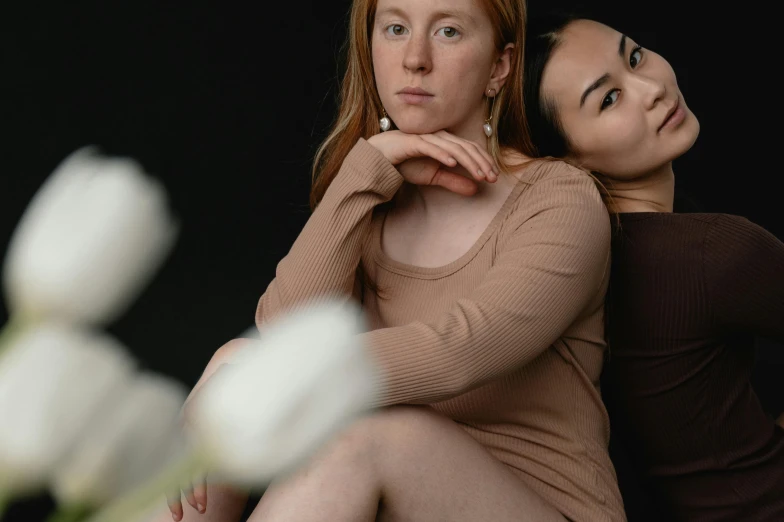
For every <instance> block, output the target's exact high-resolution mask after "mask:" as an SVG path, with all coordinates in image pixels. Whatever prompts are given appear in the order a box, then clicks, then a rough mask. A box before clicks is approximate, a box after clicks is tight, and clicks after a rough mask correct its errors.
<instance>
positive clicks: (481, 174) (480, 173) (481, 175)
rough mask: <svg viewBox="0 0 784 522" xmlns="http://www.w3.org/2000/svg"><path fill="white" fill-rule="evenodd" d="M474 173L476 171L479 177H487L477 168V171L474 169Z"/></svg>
mask: <svg viewBox="0 0 784 522" xmlns="http://www.w3.org/2000/svg"><path fill="white" fill-rule="evenodd" d="M476 173H477V174H479V177H480V178H486V177H487V176H485V175H484V174H483V173H482V171H481V170H477V171H476Z"/></svg>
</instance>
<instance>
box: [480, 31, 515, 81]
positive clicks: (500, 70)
mask: <svg viewBox="0 0 784 522" xmlns="http://www.w3.org/2000/svg"><path fill="white" fill-rule="evenodd" d="M513 53H514V44H513V43H508V44H506V46H504V50H503V51H501V54H499V55H498V59H497V60H496V62H495V64H494V65H493V70H492V71H491V72H490V81H489V82H487V87H486V88H485V92H487V90H488V89H493V90H495V92H498V91H500V90H501V87H503V86H504V83H506V78H507V77H508V76H509V71H511V70H512V54H513Z"/></svg>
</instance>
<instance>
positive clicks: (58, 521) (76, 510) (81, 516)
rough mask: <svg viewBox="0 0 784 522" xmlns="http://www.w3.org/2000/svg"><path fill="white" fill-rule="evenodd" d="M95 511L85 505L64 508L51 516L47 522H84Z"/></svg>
mask: <svg viewBox="0 0 784 522" xmlns="http://www.w3.org/2000/svg"><path fill="white" fill-rule="evenodd" d="M94 511H95V509H94V508H92V507H91V506H88V505H85V504H75V505H70V506H63V507H61V508H59V509H58V510H57V511H55V512H54V513H52V514H51V515H49V517H48V518H47V519H46V522H82V521H83V520H86V519H87V517H88V516H89V515H90V514H92V513H93V512H94Z"/></svg>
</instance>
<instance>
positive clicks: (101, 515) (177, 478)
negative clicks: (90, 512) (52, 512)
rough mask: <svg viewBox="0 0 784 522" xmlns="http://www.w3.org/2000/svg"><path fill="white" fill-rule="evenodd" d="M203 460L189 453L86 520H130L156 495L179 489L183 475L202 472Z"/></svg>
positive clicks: (89, 521)
mask: <svg viewBox="0 0 784 522" xmlns="http://www.w3.org/2000/svg"><path fill="white" fill-rule="evenodd" d="M204 468H205V461H204V459H203V458H201V457H200V456H199V455H191V456H190V457H188V458H184V459H182V460H181V461H178V462H175V463H174V464H173V465H172V466H171V467H169V468H167V469H164V470H163V471H162V472H160V473H159V474H158V475H157V476H155V477H153V479H152V480H149V481H147V482H145V483H144V484H142V485H141V486H139V487H137V488H136V489H134V490H131V491H130V492H128V493H127V494H125V495H123V496H121V497H119V498H117V499H115V500H114V501H113V502H111V503H110V504H109V505H107V506H105V507H103V508H102V509H101V510H99V511H98V512H97V513H96V514H95V515H94V516H92V517H91V518H89V519H88V520H87V522H125V521H126V520H132V517H134V516H136V515H138V514H139V513H140V512H141V511H142V510H144V509H147V508H148V507H149V506H150V505H152V503H153V502H155V501H156V500H157V499H158V497H161V496H162V495H164V494H165V493H166V492H167V491H172V490H179V488H180V484H182V483H183V478H184V477H189V476H193V475H195V474H197V473H201V472H203V470H204Z"/></svg>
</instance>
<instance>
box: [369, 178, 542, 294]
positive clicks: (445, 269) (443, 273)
mask: <svg viewBox="0 0 784 522" xmlns="http://www.w3.org/2000/svg"><path fill="white" fill-rule="evenodd" d="M527 185H528V183H527V182H525V181H524V180H523V179H522V177H521V178H519V179H518V180H517V182H516V183H515V186H514V187H513V188H512V191H511V192H510V193H509V195H508V196H507V197H506V200H505V201H504V204H503V205H501V208H500V209H498V212H496V214H495V216H493V219H492V220H491V221H490V223H489V224H488V225H487V227H485V230H484V232H482V235H481V236H479V239H477V240H476V241H475V242H474V244H473V245H471V248H470V249H468V251H467V252H466V253H465V254H463V255H461V256H460V257H458V258H457V259H455V260H454V261H452V262H450V263H447V264H446V265H441V266H435V267H424V266H417V265H410V264H408V263H403V262H401V261H397V260H395V259H392V258H391V257H389V256H388V255H387V254H386V252H384V250H383V248H381V236H382V233H383V229H384V222H385V221H386V217H387V212H384V213H382V214H380V215H378V216H377V217H376V218H375V219H374V221H375V223H374V226H373V235H372V252H373V259H374V260H375V262H376V263H377V264H378V265H380V266H381V267H383V268H385V269H386V270H389V271H390V272H394V273H396V274H400V275H404V276H408V277H414V278H418V279H440V278H442V277H447V276H449V275H452V274H454V273H455V272H457V271H458V270H460V269H461V268H463V267H464V266H466V265H467V264H468V263H469V262H471V260H472V259H473V258H474V257H476V255H477V254H478V253H479V251H480V250H481V249H482V247H484V245H485V243H487V240H488V239H490V237H491V236H492V235H493V233H494V232H495V231H496V229H497V228H498V226H499V224H500V223H501V221H502V220H503V219H504V218H506V216H507V215H508V214H509V211H510V209H511V207H512V205H513V204H514V202H515V201H517V199H518V197H519V196H520V192H522V190H523V188H524V187H526V186H527Z"/></svg>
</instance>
